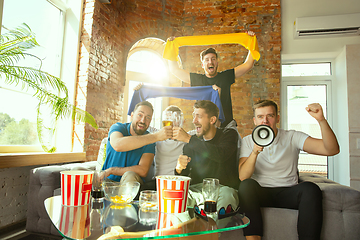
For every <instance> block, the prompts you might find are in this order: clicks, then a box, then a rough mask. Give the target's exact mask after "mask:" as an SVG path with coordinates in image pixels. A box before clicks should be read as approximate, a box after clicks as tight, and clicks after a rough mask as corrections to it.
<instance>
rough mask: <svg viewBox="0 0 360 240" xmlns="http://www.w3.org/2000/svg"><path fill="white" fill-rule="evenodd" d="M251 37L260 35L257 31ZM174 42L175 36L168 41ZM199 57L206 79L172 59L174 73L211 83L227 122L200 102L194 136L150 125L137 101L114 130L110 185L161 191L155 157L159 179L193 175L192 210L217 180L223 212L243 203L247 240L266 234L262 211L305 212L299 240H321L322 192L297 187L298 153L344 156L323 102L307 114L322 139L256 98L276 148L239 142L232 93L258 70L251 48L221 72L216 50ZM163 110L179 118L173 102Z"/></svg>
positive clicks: (148, 109)
mask: <svg viewBox="0 0 360 240" xmlns="http://www.w3.org/2000/svg"><path fill="white" fill-rule="evenodd" d="M247 34H248V35H249V36H254V33H253V32H251V31H250V32H247ZM175 39H176V38H174V37H171V38H169V39H168V41H175ZM200 59H201V65H202V68H203V69H204V74H198V73H190V72H188V71H186V70H184V69H181V68H180V67H179V66H178V64H177V62H176V61H169V68H170V71H171V73H172V74H174V75H175V76H176V77H178V78H179V79H181V80H182V81H183V82H186V83H190V85H191V87H194V86H212V87H213V89H214V90H217V91H218V93H219V95H220V100H221V105H222V108H223V111H224V116H225V120H224V121H223V122H220V121H219V108H218V107H217V105H216V104H214V103H213V102H212V101H210V100H198V101H196V102H195V104H194V106H193V113H192V116H193V124H194V128H195V130H194V131H192V132H186V131H185V130H184V129H183V128H182V127H180V126H165V127H163V128H161V129H154V128H152V127H150V128H149V125H150V122H151V120H152V115H153V111H154V110H153V106H152V105H151V103H149V102H148V101H142V102H139V103H138V104H136V106H135V107H134V110H133V111H132V112H131V122H128V123H119V122H118V123H115V124H113V125H112V126H111V128H110V130H109V133H108V143H107V147H106V159H105V162H104V165H103V167H102V169H103V170H104V173H105V176H106V178H107V180H108V181H120V182H127V181H138V182H140V183H141V189H155V180H152V181H148V182H144V181H143V178H144V177H146V176H147V174H148V171H149V169H150V167H151V165H152V163H153V162H154V159H155V164H156V166H155V175H156V176H157V175H183V176H190V177H191V185H190V188H189V199H188V201H189V205H195V204H199V203H201V202H202V201H203V199H202V194H201V187H202V181H203V179H204V178H217V179H219V181H220V184H221V187H220V194H219V199H218V202H217V208H218V209H220V208H221V207H226V206H228V204H231V206H233V207H234V208H236V207H237V206H240V208H241V211H242V212H244V213H245V214H246V216H247V217H248V218H249V219H250V221H251V224H250V225H249V226H248V227H246V228H244V235H245V236H246V239H261V237H262V236H263V222H262V215H261V210H260V209H261V207H276V208H288V209H297V210H299V215H298V235H299V239H320V235H321V227H322V218H323V214H322V209H323V208H322V192H321V190H320V188H319V187H318V186H317V185H316V184H315V183H311V182H301V183H299V182H298V168H297V165H298V158H299V153H300V151H305V152H307V153H310V154H317V155H323V156H333V155H336V154H338V153H339V151H340V150H339V145H338V142H337V139H336V136H335V134H334V132H333V131H332V129H331V127H330V126H329V124H328V122H327V120H326V119H325V117H324V113H323V109H322V107H321V105H320V104H318V103H311V104H309V105H308V106H307V107H306V109H305V111H307V112H308V114H310V115H311V116H312V117H313V118H314V119H316V120H317V122H318V124H319V126H320V129H321V134H322V139H316V138H313V137H311V136H309V135H307V134H306V133H303V132H300V131H295V130H283V129H279V128H277V127H276V124H277V123H278V122H279V120H280V116H279V114H278V106H277V104H276V103H275V102H274V101H272V100H260V101H258V102H257V103H255V104H254V105H253V113H254V116H253V121H254V125H255V126H258V125H267V126H269V127H271V129H272V130H273V131H274V135H275V137H274V141H273V142H272V144H271V145H269V146H268V147H262V146H259V145H257V144H256V143H254V141H253V139H252V137H251V135H249V136H246V137H244V138H243V139H241V137H240V135H239V133H238V131H237V127H236V126H237V124H236V121H235V120H234V119H233V112H232V103H231V92H230V88H231V85H232V84H233V83H235V78H238V77H240V76H242V75H244V74H245V73H247V72H248V71H250V69H251V68H252V67H253V65H254V62H255V59H254V58H253V56H252V54H250V51H249V54H248V56H247V58H246V60H245V62H244V63H242V64H240V65H238V66H237V67H235V68H233V69H228V70H225V71H222V72H218V71H217V68H218V60H219V58H218V54H217V52H216V50H215V49H214V48H208V49H206V50H204V51H202V52H201V53H200ZM165 111H172V112H180V113H181V109H180V108H179V107H178V106H174V105H172V106H169V107H167V108H166V109H165ZM194 132H195V134H192V133H194ZM238 142H240V143H241V144H240V149H239V144H238ZM239 150H240V151H239Z"/></svg>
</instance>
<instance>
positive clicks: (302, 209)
mask: <svg viewBox="0 0 360 240" xmlns="http://www.w3.org/2000/svg"><path fill="white" fill-rule="evenodd" d="M253 110H254V118H253V119H254V124H255V125H256V126H257V125H267V126H269V127H271V128H272V129H273V131H274V134H275V139H274V141H273V143H272V144H271V145H269V146H268V147H265V148H264V147H260V146H258V145H257V144H255V143H254V142H253V140H252V137H251V135H249V136H246V137H245V138H244V139H243V140H242V141H241V150H240V162H239V178H240V180H241V183H240V186H239V191H238V194H239V201H240V207H241V209H242V211H244V212H245V214H246V216H248V217H249V219H250V221H251V224H250V225H249V226H248V227H246V228H244V235H245V236H246V239H247V240H249V239H261V237H262V235H263V223H262V216H261V211H260V208H261V207H277V208H288V209H298V210H299V215H298V234H299V239H320V234H321V226H322V192H321V190H320V188H319V187H318V186H317V185H316V184H314V183H311V182H302V183H298V168H297V165H298V158H299V153H300V150H302V151H305V152H307V153H310V154H317V155H323V156H332V155H335V154H338V153H339V145H338V142H337V139H336V136H335V134H334V132H333V131H332V129H331V128H330V126H329V124H328V122H327V121H326V119H325V117H324V114H323V110H322V107H321V105H320V104H318V103H313V104H310V105H308V107H306V111H307V112H308V113H309V114H310V115H311V116H312V117H314V118H315V119H316V120H317V121H318V123H319V126H320V129H321V134H322V139H316V138H312V137H310V136H309V135H307V134H305V133H303V132H298V131H294V130H283V129H278V128H277V127H276V124H277V123H278V122H279V120H280V116H279V115H278V113H277V112H278V109H277V105H276V103H275V102H273V101H271V100H261V101H259V102H258V103H256V104H255V105H254V106H253Z"/></svg>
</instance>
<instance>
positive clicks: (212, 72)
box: [206, 66, 217, 77]
mask: <svg viewBox="0 0 360 240" xmlns="http://www.w3.org/2000/svg"><path fill="white" fill-rule="evenodd" d="M206 73H207V74H208V75H210V76H212V77H214V76H216V75H217V66H213V67H212V68H209V67H207V68H206Z"/></svg>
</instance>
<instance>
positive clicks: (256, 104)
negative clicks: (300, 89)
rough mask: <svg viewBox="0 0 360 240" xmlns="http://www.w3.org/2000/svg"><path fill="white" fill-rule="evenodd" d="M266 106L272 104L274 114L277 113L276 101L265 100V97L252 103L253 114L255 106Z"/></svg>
mask: <svg viewBox="0 0 360 240" xmlns="http://www.w3.org/2000/svg"><path fill="white" fill-rule="evenodd" d="M268 106H273V107H274V109H275V114H276V115H278V106H277V104H276V102H274V101H272V100H267V99H264V100H260V101H258V102H256V103H255V104H254V105H253V111H254V114H255V110H256V109H257V108H262V107H268Z"/></svg>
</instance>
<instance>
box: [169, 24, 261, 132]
mask: <svg viewBox="0 0 360 240" xmlns="http://www.w3.org/2000/svg"><path fill="white" fill-rule="evenodd" d="M247 34H248V35H249V36H255V33H254V32H252V31H248V32H247ZM174 39H175V37H169V38H168V41H174ZM200 60H201V67H202V68H203V69H204V74H198V73H190V72H189V71H187V70H184V69H182V68H180V67H179V65H178V63H177V62H176V61H169V70H170V72H171V73H172V74H173V75H175V76H176V77H177V78H179V79H180V80H181V81H183V82H186V83H190V84H191V86H192V87H194V86H209V85H212V87H213V88H214V89H215V90H218V92H219V95H220V100H221V104H222V107H223V110H224V115H225V121H224V122H223V123H222V124H221V127H222V128H225V127H226V126H228V125H229V123H230V122H232V123H231V124H230V125H229V126H228V127H230V126H235V127H234V129H235V130H236V122H235V120H234V121H233V111H232V103H231V91H230V87H231V85H232V84H233V83H235V78H238V77H241V76H243V75H244V74H246V73H247V72H248V71H250V70H251V68H252V67H253V66H254V62H255V60H254V58H253V57H252V55H251V54H250V51H249V53H248V55H247V58H246V60H245V62H244V63H241V64H240V65H238V66H236V67H235V68H233V69H228V70H225V71H222V72H218V64H219V62H218V61H219V59H218V54H217V52H216V50H215V49H214V48H207V49H205V50H204V51H202V52H201V53H200ZM219 123H220V122H219Z"/></svg>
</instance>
